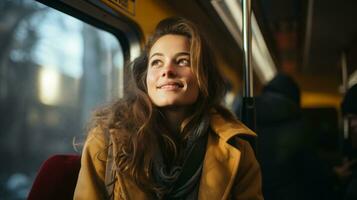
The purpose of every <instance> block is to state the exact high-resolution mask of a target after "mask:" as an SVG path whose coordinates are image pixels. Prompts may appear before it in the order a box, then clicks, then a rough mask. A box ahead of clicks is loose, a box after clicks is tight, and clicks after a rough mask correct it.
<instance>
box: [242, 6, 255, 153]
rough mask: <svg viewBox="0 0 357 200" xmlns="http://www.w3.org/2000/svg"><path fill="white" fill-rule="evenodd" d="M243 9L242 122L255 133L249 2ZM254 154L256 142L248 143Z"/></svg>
mask: <svg viewBox="0 0 357 200" xmlns="http://www.w3.org/2000/svg"><path fill="white" fill-rule="evenodd" d="M242 7H243V30H242V31H243V52H244V56H243V68H244V69H243V72H244V74H243V81H244V87H243V103H242V113H241V117H242V121H243V123H244V124H245V125H246V126H248V127H249V128H250V129H252V130H253V131H255V129H256V127H255V126H256V125H255V103H254V96H253V70H252V65H251V63H252V32H251V0H242ZM249 142H250V144H251V145H252V147H253V149H254V150H255V152H256V141H255V140H253V141H249Z"/></svg>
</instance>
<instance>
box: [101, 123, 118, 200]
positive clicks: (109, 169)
mask: <svg viewBox="0 0 357 200" xmlns="http://www.w3.org/2000/svg"><path fill="white" fill-rule="evenodd" d="M104 138H105V144H106V146H107V148H108V154H107V160H106V166H105V188H106V190H107V197H108V198H107V199H109V200H114V185H115V181H116V180H115V170H113V169H114V157H113V144H112V142H110V134H109V129H106V130H105V133H104Z"/></svg>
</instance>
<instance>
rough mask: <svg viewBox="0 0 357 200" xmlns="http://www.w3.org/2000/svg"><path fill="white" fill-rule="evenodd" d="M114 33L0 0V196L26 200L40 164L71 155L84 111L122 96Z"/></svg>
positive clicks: (80, 133) (22, 3)
mask: <svg viewBox="0 0 357 200" xmlns="http://www.w3.org/2000/svg"><path fill="white" fill-rule="evenodd" d="M123 62H124V61H123V51H122V49H121V46H120V44H119V42H118V40H117V38H116V37H115V36H114V35H112V34H111V33H108V32H105V31H103V30H99V29H97V28H95V27H93V26H90V25H88V24H85V23H83V22H81V21H79V20H77V19H75V18H73V17H70V16H68V15H66V14H64V13H61V12H59V11H56V10H54V9H52V8H49V7H46V6H44V5H42V4H40V3H37V2H35V1H30V0H22V1H21V0H16V1H13V0H5V1H0V113H1V115H0V136H1V140H0V152H1V155H2V162H1V165H0V169H1V170H0V199H26V197H27V194H28V192H29V189H30V188H31V185H32V182H33V180H34V178H35V176H36V173H37V172H38V169H39V167H40V165H41V163H42V162H43V161H44V160H46V159H47V158H48V157H50V156H51V155H53V154H68V153H75V149H74V147H73V141H74V139H75V138H79V140H77V141H83V140H81V139H83V137H84V135H85V127H86V125H87V124H88V120H89V117H90V115H91V112H92V111H93V110H94V109H95V108H96V107H98V106H100V105H103V104H105V103H107V102H109V101H111V100H112V99H114V98H118V97H121V96H122V92H121V91H122V88H123V85H122V82H123V78H122V76H123Z"/></svg>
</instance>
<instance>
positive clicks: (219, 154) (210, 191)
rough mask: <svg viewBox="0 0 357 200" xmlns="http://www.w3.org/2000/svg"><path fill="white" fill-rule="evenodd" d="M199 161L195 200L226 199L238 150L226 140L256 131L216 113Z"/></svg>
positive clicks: (235, 171) (233, 175)
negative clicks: (196, 198)
mask: <svg viewBox="0 0 357 200" xmlns="http://www.w3.org/2000/svg"><path fill="white" fill-rule="evenodd" d="M211 128H212V130H213V133H210V135H209V137H208V142H207V150H206V155H205V159H204V163H203V169H202V177H201V182H200V189H199V195H198V197H199V198H198V199H200V200H206V199H210V200H218V199H228V198H229V194H230V190H231V188H232V185H233V183H234V179H235V177H236V174H237V171H238V167H239V161H240V157H241V152H240V151H239V149H237V148H236V147H234V146H232V145H230V144H229V143H228V140H229V139H230V138H232V137H234V136H236V135H249V136H253V137H255V136H256V134H255V133H254V132H253V131H251V130H250V129H248V128H247V127H246V126H244V125H243V124H242V123H240V122H239V121H234V122H228V121H226V120H224V119H223V118H222V117H221V116H220V115H213V116H212V119H211Z"/></svg>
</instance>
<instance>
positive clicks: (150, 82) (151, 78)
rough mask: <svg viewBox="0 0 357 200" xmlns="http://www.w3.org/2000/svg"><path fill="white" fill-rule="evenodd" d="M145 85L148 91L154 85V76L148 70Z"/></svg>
mask: <svg viewBox="0 0 357 200" xmlns="http://www.w3.org/2000/svg"><path fill="white" fill-rule="evenodd" d="M146 85H147V88H148V91H150V90H151V89H153V88H154V87H155V76H154V75H153V74H152V73H150V72H149V71H148V72H147V74H146Z"/></svg>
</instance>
